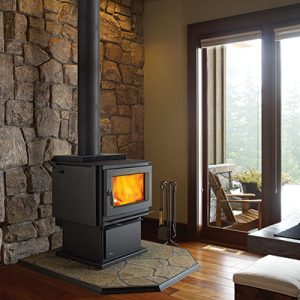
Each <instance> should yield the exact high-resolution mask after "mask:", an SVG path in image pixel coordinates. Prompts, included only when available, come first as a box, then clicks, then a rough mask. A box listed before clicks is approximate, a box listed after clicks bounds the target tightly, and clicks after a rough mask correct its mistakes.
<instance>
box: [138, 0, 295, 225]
mask: <svg viewBox="0 0 300 300" xmlns="http://www.w3.org/2000/svg"><path fill="white" fill-rule="evenodd" d="M294 3H300V0H298V1H297V0H281V1H279V0H277V1H276V0H226V1H225V0H209V1H204V0H145V13H144V35H145V60H146V63H145V68H144V72H145V158H147V159H150V160H152V161H153V209H154V210H157V209H158V207H159V182H160V180H162V179H165V180H171V179H176V180H177V181H178V205H177V210H178V221H179V222H182V223H186V222H187V96H186V93H187V70H186V60H187V57H186V48H187V43H186V41H187V37H186V25H187V24H191V23H196V22H201V21H206V20H211V19H216V18H222V17H226V16H231V15H237V14H242V13H247V12H251V11H257V10H263V9H268V8H273V7H278V6H284V5H289V4H294Z"/></svg>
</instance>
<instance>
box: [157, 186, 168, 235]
mask: <svg viewBox="0 0 300 300" xmlns="http://www.w3.org/2000/svg"><path fill="white" fill-rule="evenodd" d="M167 187H168V183H167V181H161V182H160V208H159V226H158V239H160V240H168V226H167V225H166V224H165V221H164V216H165V201H166V200H167V197H166V194H167Z"/></svg>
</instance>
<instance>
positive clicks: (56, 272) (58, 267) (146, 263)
mask: <svg viewBox="0 0 300 300" xmlns="http://www.w3.org/2000/svg"><path fill="white" fill-rule="evenodd" d="M142 246H143V247H145V248H146V249H147V252H145V253H143V254H141V255H139V256H136V257H134V258H130V259H128V260H126V261H124V262H120V263H118V264H116V265H114V266H111V267H109V268H107V269H104V270H99V269H96V268H94V267H91V266H87V265H84V264H82V263H79V262H76V261H73V260H70V259H66V258H62V257H59V256H56V255H55V250H51V251H48V252H45V253H42V254H38V255H35V256H31V257H28V258H24V259H22V260H21V261H20V263H21V264H22V265H23V266H26V267H30V268H32V269H34V270H37V271H41V272H44V273H46V274H48V275H51V276H54V277H55V278H59V279H63V280H66V281H67V282H70V283H73V284H76V285H79V286H82V287H86V288H89V289H91V290H93V291H96V292H99V293H128V292H151V291H152V292H157V291H162V290H163V289H165V288H167V287H169V286H170V285H172V284H174V283H175V282H177V281H179V280H181V279H182V278H184V277H185V276H187V275H189V274H190V273H192V272H194V271H196V270H197V269H198V268H199V265H198V263H197V262H196V261H195V259H194V258H193V257H192V256H191V254H190V253H189V252H188V251H187V250H186V249H182V248H178V247H173V246H166V245H162V244H157V243H153V242H149V241H142Z"/></svg>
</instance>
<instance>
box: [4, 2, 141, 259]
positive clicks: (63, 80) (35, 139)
mask: <svg viewBox="0 0 300 300" xmlns="http://www.w3.org/2000/svg"><path fill="white" fill-rule="evenodd" d="M100 8H101V26H100V27H101V42H100V51H99V52H100V53H99V55H100V61H101V122H100V124H101V134H102V152H123V153H126V154H127V156H128V157H129V158H142V157H143V138H144V134H143V117H144V110H143V109H144V106H143V64H144V49H143V34H142V14H143V1H142V0H114V1H107V0H103V1H101V4H100ZM76 26H77V7H76V0H1V1H0V248H1V260H0V263H5V264H8V263H14V262H16V261H17V260H18V259H20V258H22V257H25V256H29V255H32V254H35V253H39V252H43V251H47V250H48V249H49V248H55V247H57V246H59V245H60V244H61V239H62V233H61V231H60V228H58V227H56V226H55V222H54V219H53V217H52V204H51V203H52V195H51V188H52V182H51V168H50V166H49V164H48V163H47V161H48V160H50V159H51V158H52V156H53V155H61V154H76V152H77V65H76V63H77V28H76ZM70 209H71V208H70ZM78 238H80V237H78Z"/></svg>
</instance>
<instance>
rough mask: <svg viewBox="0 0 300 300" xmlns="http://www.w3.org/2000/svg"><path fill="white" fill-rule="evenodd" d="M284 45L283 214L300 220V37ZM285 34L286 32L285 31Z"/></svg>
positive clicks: (288, 39) (281, 56)
mask: <svg viewBox="0 0 300 300" xmlns="http://www.w3.org/2000/svg"><path fill="white" fill-rule="evenodd" d="M289 33H290V31H289V30H287V31H286V34H285V36H284V37H283V38H280V37H279V39H278V40H279V41H278V42H279V43H280V52H279V60H280V70H281V72H280V74H279V76H280V83H281V88H280V89H281V166H282V172H281V185H282V188H281V189H282V193H281V215H282V219H283V220H289V219H291V218H297V219H298V220H299V219H300V197H299V196H300V77H299V75H298V72H299V70H300V57H299V53H300V36H296V37H293V36H292V37H289V35H290V34H289ZM281 35H282V31H281Z"/></svg>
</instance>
